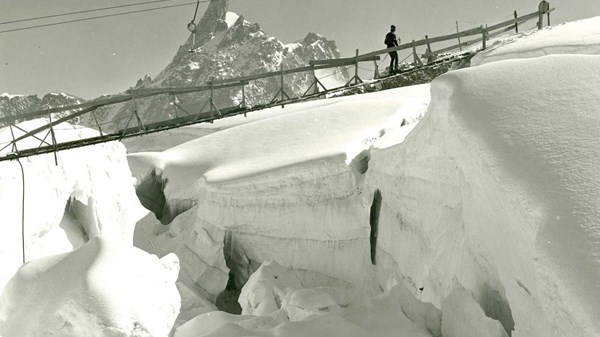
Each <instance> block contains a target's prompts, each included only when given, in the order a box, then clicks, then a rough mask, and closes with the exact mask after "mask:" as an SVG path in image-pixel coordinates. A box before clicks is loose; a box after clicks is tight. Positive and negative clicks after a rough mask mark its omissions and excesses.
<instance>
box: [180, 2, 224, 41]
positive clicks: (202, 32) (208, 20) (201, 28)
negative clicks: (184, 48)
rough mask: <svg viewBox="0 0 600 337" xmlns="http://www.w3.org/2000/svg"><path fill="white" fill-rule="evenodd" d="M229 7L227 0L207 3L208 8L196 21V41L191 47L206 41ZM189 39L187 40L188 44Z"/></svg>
mask: <svg viewBox="0 0 600 337" xmlns="http://www.w3.org/2000/svg"><path fill="white" fill-rule="evenodd" d="M227 9H229V0H212V1H211V2H210V3H209V4H208V8H206V11H205V12H204V15H202V18H200V21H198V22H197V23H196V27H197V29H196V42H195V43H194V46H192V48H191V49H194V48H197V47H199V46H202V45H203V44H205V43H206V42H208V41H209V40H210V39H211V37H212V35H213V34H214V32H215V31H216V29H217V27H218V25H219V23H220V22H223V20H224V19H225V13H227ZM190 43H191V40H188V44H190Z"/></svg>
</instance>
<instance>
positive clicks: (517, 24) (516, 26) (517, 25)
mask: <svg viewBox="0 0 600 337" xmlns="http://www.w3.org/2000/svg"><path fill="white" fill-rule="evenodd" d="M513 15H514V16H515V33H517V34H518V33H519V23H518V22H517V21H516V20H517V18H518V17H519V16H518V15H517V10H516V9H515V12H514V13H513Z"/></svg>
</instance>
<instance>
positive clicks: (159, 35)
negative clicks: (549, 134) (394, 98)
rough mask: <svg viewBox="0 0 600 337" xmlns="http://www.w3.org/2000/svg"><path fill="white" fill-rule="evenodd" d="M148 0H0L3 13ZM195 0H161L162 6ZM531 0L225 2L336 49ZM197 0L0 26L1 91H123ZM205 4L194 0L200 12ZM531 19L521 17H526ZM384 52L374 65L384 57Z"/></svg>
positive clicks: (177, 33) (288, 36)
mask: <svg viewBox="0 0 600 337" xmlns="http://www.w3.org/2000/svg"><path fill="white" fill-rule="evenodd" d="M143 1H147V0H95V1H91V0H85V1H82V0H0V23H1V22H6V21H11V20H18V19H24V18H30V17H38V16H45V15H52V14H60V13H66V12H74V11H81V10H86V9H93V8H101V7H109V6H118V5H122V4H128V3H136V2H143ZM188 2H194V0H168V1H165V3H164V4H162V3H158V4H154V5H153V6H164V5H171V4H179V3H188ZM538 3H539V1H537V0H535V1H529V0H503V1H502V0H495V1H492V0H414V1H402V0H231V6H230V10H231V11H233V12H236V13H238V14H243V15H244V16H245V17H246V19H247V20H248V21H251V22H258V23H260V25H261V28H262V29H263V30H264V31H265V33H266V34H267V35H270V36H275V37H277V38H279V39H281V40H282V41H283V42H284V43H290V42H293V41H296V40H299V39H302V38H304V36H306V34H307V33H308V32H311V31H312V32H316V33H319V34H322V35H324V36H325V37H327V38H329V39H333V40H335V41H336V42H337V44H338V47H339V48H340V51H341V53H342V56H343V57H346V56H353V55H354V51H355V49H356V48H358V49H360V52H361V53H364V52H368V51H372V50H376V49H381V48H383V47H384V45H383V38H384V35H385V33H387V31H388V28H389V25H390V24H395V25H396V26H397V27H398V31H397V33H398V35H399V36H400V37H401V38H402V40H403V41H409V40H412V39H419V38H422V37H423V36H424V35H425V34H428V35H429V36H436V35H441V34H447V33H452V32H455V30H456V21H458V22H459V26H460V28H461V30H462V29H467V28H472V27H475V26H479V25H480V24H493V23H497V22H500V21H504V20H507V19H509V18H512V13H513V10H517V11H518V13H519V14H526V13H529V12H533V11H535V10H536V9H537V5H538ZM550 5H551V6H552V7H556V11H554V12H553V13H552V14H551V23H552V24H557V23H561V22H565V21H573V20H577V19H582V18H587V17H592V16H598V15H600V0H550ZM150 7H152V6H137V7H129V8H123V9H120V10H117V11H107V12H95V13H89V14H87V15H75V16H68V17H62V18H59V19H46V20H42V21H30V22H25V23H20V24H0V32H1V31H4V30H9V29H14V28H20V27H24V26H29V25H34V24H36V25H37V24H46V23H52V22H57V21H59V20H72V19H78V18H83V17H89V16H97V15H105V14H110V13H115V12H123V11H131V10H137V9H144V8H150ZM194 8H195V6H194V5H189V6H184V7H177V8H171V9H164V10H159V11H151V12H145V13H138V14H131V15H124V16H117V17H112V18H107V19H99V20H90V21H84V22H78V23H71V24H65V25H58V26H52V27H46V28H38V29H30V30H24V31H17V32H9V33H0V94H1V93H3V92H8V93H11V94H38V95H39V96H42V95H44V94H46V93H48V92H66V93H70V94H73V95H75V96H79V97H83V98H88V99H89V98H94V97H97V96H99V95H101V94H103V93H117V92H121V91H123V90H125V89H127V88H129V87H131V86H133V85H135V83H136V81H137V80H138V79H139V78H141V77H143V76H144V75H145V74H148V75H150V76H152V77H154V76H155V75H156V74H157V73H158V72H160V71H161V70H162V69H163V68H164V67H165V66H166V65H167V64H168V63H169V62H170V61H171V60H172V58H173V56H174V55H175V53H176V51H177V49H178V47H179V46H180V45H182V44H183V43H184V42H185V40H186V38H187V37H188V34H189V33H188V31H187V30H186V24H187V23H188V22H189V21H190V20H191V19H192V16H193V11H194ZM205 8H206V4H200V8H199V10H198V11H199V13H198V15H199V16H201V15H202V13H203V12H204V9H205ZM533 25H534V23H533V22H531V23H528V24H527V25H526V27H533ZM384 63H387V62H382V63H381V65H382V66H384Z"/></svg>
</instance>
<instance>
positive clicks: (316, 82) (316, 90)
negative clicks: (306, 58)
mask: <svg viewBox="0 0 600 337" xmlns="http://www.w3.org/2000/svg"><path fill="white" fill-rule="evenodd" d="M310 67H311V74H312V77H313V80H312V82H311V84H310V86H308V89H306V91H305V92H304V94H302V97H306V96H307V95H308V92H309V91H310V89H313V88H314V89H313V92H312V93H311V94H312V95H316V94H318V93H319V92H320V91H319V86H321V88H323V90H325V91H327V88H325V86H324V85H323V83H322V82H321V81H319V79H318V78H317V74H316V73H315V66H314V65H311V66H310Z"/></svg>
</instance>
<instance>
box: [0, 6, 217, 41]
mask: <svg viewBox="0 0 600 337" xmlns="http://www.w3.org/2000/svg"><path fill="white" fill-rule="evenodd" d="M201 2H210V0H205V1H201ZM195 4H196V2H186V3H183V4H177V5H170V6H162V7H155V8H147V9H141V10H136V11H130V12H123V13H115V14H107V15H100V16H93V17H89V18H83V19H75V20H69V21H61V22H55V23H48V24H43V25H37V26H29V27H23V28H15V29H8V30H1V31H0V34H2V33H10V32H17V31H21V30H27V29H34V28H42V27H50V26H57V25H63V24H67V23H74V22H81V21H88V20H95V19H104V18H109V17H114V16H121V15H127V14H134V13H142V12H149V11H155V10H159V9H166V8H173V7H181V6H189V5H195Z"/></svg>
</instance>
